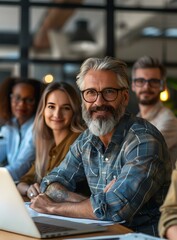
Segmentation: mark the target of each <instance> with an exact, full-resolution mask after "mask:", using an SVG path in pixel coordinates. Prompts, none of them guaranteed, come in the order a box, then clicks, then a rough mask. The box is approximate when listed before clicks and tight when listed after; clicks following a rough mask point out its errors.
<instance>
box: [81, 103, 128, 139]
mask: <svg viewBox="0 0 177 240" xmlns="http://www.w3.org/2000/svg"><path fill="white" fill-rule="evenodd" d="M124 112H125V107H124V106H123V105H122V104H120V106H119V108H118V109H114V114H112V116H110V117H109V118H105V117H99V118H97V119H94V120H93V119H92V117H91V113H90V112H89V111H87V110H86V108H85V105H84V104H82V117H83V119H84V121H85V123H86V124H87V126H88V128H89V130H90V132H91V133H92V134H94V135H96V136H104V135H106V134H108V133H109V132H111V131H112V130H113V129H114V127H115V126H116V125H117V123H118V122H119V120H120V118H121V117H122V116H123V115H124Z"/></svg>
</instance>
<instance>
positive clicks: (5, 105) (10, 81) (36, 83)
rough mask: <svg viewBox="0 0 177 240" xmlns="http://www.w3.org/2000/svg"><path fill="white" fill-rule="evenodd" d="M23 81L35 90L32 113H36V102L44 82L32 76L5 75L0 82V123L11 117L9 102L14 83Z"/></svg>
mask: <svg viewBox="0 0 177 240" xmlns="http://www.w3.org/2000/svg"><path fill="white" fill-rule="evenodd" d="M20 83H25V84H29V85H30V86H32V87H34V90H35V95H34V98H35V108H34V114H35V113H36V110H37V107H38V103H39V100H40V97H41V94H42V91H43V89H44V84H43V83H42V82H41V81H40V80H37V79H34V78H21V77H7V78H6V79H4V81H2V83H1V84H0V123H1V124H3V123H6V122H8V121H10V120H11V118H12V111H11V104H10V94H11V93H12V89H13V87H14V86H15V85H17V84H20Z"/></svg>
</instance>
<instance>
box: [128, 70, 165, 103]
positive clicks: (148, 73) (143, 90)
mask: <svg viewBox="0 0 177 240" xmlns="http://www.w3.org/2000/svg"><path fill="white" fill-rule="evenodd" d="M136 78H143V79H145V80H148V79H159V82H160V80H161V74H160V69H159V68H144V69H143V68H142V69H136V71H135V74H134V79H136ZM162 90H163V89H162V86H161V85H160V84H159V86H158V87H155V88H154V87H151V86H150V84H149V83H147V82H146V83H145V84H144V86H142V87H139V86H136V85H135V83H134V81H132V91H133V92H135V94H136V96H137V99H138V102H139V103H140V104H142V105H152V104H155V103H156V102H158V101H159V97H160V92H161V91H162Z"/></svg>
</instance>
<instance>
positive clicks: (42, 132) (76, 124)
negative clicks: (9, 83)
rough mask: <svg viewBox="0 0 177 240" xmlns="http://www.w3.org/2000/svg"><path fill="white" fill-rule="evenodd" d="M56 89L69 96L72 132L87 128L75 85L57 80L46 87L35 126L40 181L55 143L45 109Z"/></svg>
mask: <svg viewBox="0 0 177 240" xmlns="http://www.w3.org/2000/svg"><path fill="white" fill-rule="evenodd" d="M55 90H61V91H63V92H65V93H66V94H67V96H68V98H69V101H70V104H71V107H72V110H73V117H72V121H71V125H70V130H71V131H72V132H78V133H80V132H82V131H83V130H84V129H85V127H84V122H83V120H82V115H81V101H80V97H79V95H78V94H77V92H76V90H75V89H74V87H72V86H71V85H69V84H68V83H65V82H56V83H51V84H49V85H48V86H47V87H46V88H45V90H44V92H43V94H42V97H41V100H40V102H39V106H38V109H37V113H36V117H35V120H34V128H33V131H34V138H35V144H36V160H35V171H36V177H37V181H38V182H40V181H41V179H42V177H43V176H45V175H46V171H47V166H48V162H49V151H50V149H51V147H52V146H53V145H54V144H55V142H54V136H53V132H52V130H51V129H50V128H49V127H48V126H47V125H46V123H45V120H44V110H45V107H46V101H47V97H48V95H49V94H50V93H51V92H53V91H55Z"/></svg>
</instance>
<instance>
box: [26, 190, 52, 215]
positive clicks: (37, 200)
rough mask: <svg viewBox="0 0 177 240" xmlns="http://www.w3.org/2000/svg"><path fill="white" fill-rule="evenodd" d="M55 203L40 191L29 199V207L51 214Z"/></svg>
mask: <svg viewBox="0 0 177 240" xmlns="http://www.w3.org/2000/svg"><path fill="white" fill-rule="evenodd" d="M54 205H55V203H54V202H53V201H52V199H50V198H49V197H48V196H47V195H46V194H45V193H40V194H39V195H37V196H36V197H33V198H32V199H31V204H30V207H31V208H32V209H34V210H35V211H37V212H40V213H48V214H52V211H51V210H52V208H53V207H54Z"/></svg>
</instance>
